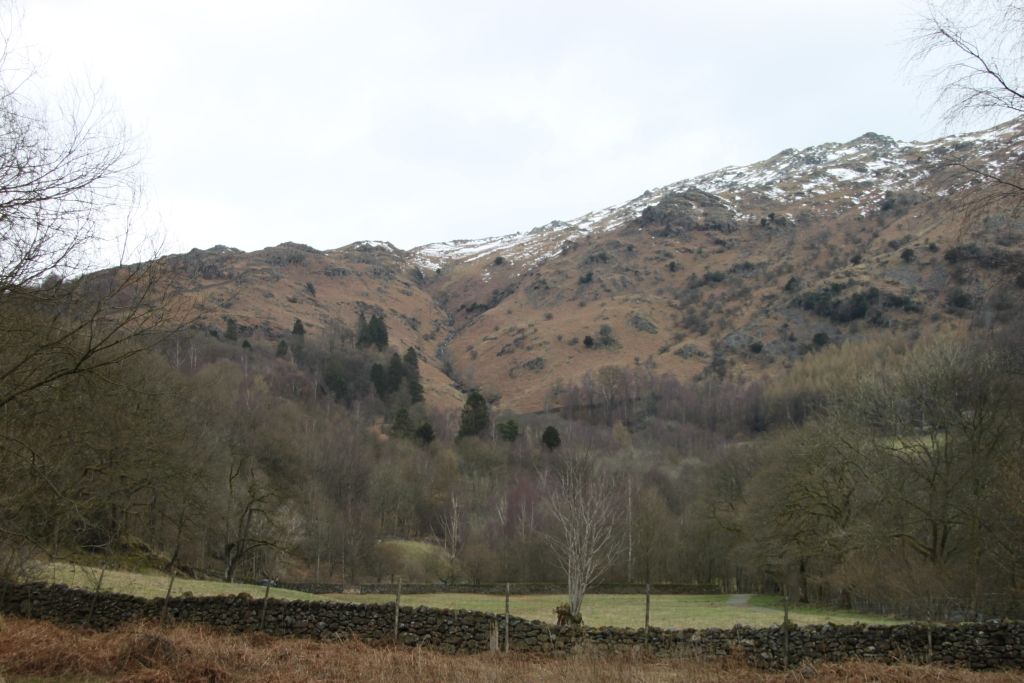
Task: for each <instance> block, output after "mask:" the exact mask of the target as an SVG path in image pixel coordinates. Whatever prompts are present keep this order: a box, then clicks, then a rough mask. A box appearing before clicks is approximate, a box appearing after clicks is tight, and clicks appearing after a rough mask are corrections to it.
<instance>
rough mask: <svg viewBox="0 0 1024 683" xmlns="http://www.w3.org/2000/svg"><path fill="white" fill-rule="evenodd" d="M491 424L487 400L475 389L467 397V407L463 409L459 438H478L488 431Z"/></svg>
mask: <svg viewBox="0 0 1024 683" xmlns="http://www.w3.org/2000/svg"><path fill="white" fill-rule="evenodd" d="M490 422H491V415H490V411H489V410H488V408H487V399H485V398H484V397H483V394H481V393H480V392H479V391H476V390H475V389H474V390H473V391H471V392H469V396H468V397H466V405H464V406H463V407H462V420H461V422H460V424H459V434H458V435H459V436H460V437H462V436H476V435H477V434H480V433H481V432H483V431H484V430H486V429H487V427H488V425H489V424H490Z"/></svg>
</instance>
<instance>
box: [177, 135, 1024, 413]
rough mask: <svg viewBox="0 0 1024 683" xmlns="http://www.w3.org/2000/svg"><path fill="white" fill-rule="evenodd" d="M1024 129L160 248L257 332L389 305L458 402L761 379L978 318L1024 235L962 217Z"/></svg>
mask: <svg viewBox="0 0 1024 683" xmlns="http://www.w3.org/2000/svg"><path fill="white" fill-rule="evenodd" d="M1021 125H1024V124H1022V121H1021V120H1013V121H1010V122H1007V123H1004V124H1000V125H998V126H995V127H993V128H990V129H988V130H985V131H980V132H977V133H969V134H962V135H956V136H948V137H944V138H939V139H936V140H932V141H928V142H923V143H921V142H901V141H896V140H894V139H892V138H889V137H886V136H884V135H879V134H877V133H866V134H864V135H861V136H858V137H857V138H854V139H853V140H850V141H848V142H846V143H823V144H821V145H815V146H812V147H807V148H804V149H801V150H796V149H785V150H782V151H781V152H779V153H777V154H775V155H773V156H772V157H770V158H769V159H765V160H763V161H759V162H755V163H752V164H747V165H745V166H729V167H725V168H722V169H719V170H717V171H713V172H710V173H706V174H702V175H699V176H696V177H694V178H689V179H684V180H680V181H677V182H674V183H670V184H668V185H665V186H662V187H659V188H654V189H650V190H647V191H645V192H644V193H642V194H641V195H638V196H637V197H634V198H632V199H630V200H627V201H625V202H620V203H618V204H613V205H611V206H608V207H605V208H603V209H599V210H595V211H592V212H589V213H587V214H584V215H582V216H580V217H577V218H575V219H572V220H568V221H552V222H549V223H547V224H545V225H542V226H539V227H536V228H533V229H531V230H527V231H522V232H517V233H513V234H509V235H501V236H496V237H489V238H481V239H475V240H454V241H451V242H441V243H433V244H427V245H421V246H418V247H414V248H412V249H409V250H403V249H399V248H397V247H395V246H394V245H393V244H391V243H390V242H386V241H371V240H365V241H358V242H354V243H352V244H349V245H345V246H343V247H338V248H335V249H329V250H326V251H319V250H316V249H313V248H312V247H308V246H305V245H300V244H296V243H292V242H285V243H282V244H280V245H277V246H275V247H268V248H265V249H261V250H257V251H254V252H248V253H246V252H240V251H238V250H234V249H232V248H230V247H223V246H218V247H214V248H212V249H210V250H195V249H194V250H192V251H190V252H188V253H187V254H181V255H175V256H169V257H165V258H164V259H163V262H164V263H166V264H168V265H169V266H170V267H171V270H172V271H173V272H174V273H175V276H174V280H175V287H176V290H177V292H178V293H179V294H180V295H181V296H184V297H187V298H188V299H189V300H190V301H191V302H192V303H194V304H195V305H196V307H197V310H198V312H199V320H200V321H201V324H202V325H205V326H207V327H208V328H210V329H211V330H213V329H216V328H217V327H218V326H221V325H223V323H224V321H225V320H226V319H227V318H229V317H230V318H232V319H233V320H235V321H236V322H237V323H239V324H241V329H242V330H243V334H245V335H247V336H249V337H252V338H253V341H254V342H255V341H265V342H268V343H269V342H272V341H274V340H275V339H277V338H279V337H281V336H282V335H285V334H287V331H288V330H290V329H291V326H292V322H293V320H294V319H301V320H303V322H304V323H305V325H306V328H307V330H309V331H310V334H311V335H312V336H314V337H315V336H316V335H318V334H321V333H322V332H323V331H324V330H326V329H327V328H328V327H329V326H331V325H333V324H336V323H337V322H338V321H340V322H342V323H344V324H346V325H348V326H352V325H354V322H355V319H356V318H357V317H358V315H359V313H360V312H368V311H369V312H374V313H377V314H379V315H381V316H383V317H384V318H385V319H386V320H387V323H388V327H389V331H390V332H391V338H392V341H393V345H395V346H397V347H400V348H406V347H412V348H415V349H416V350H417V351H418V354H419V355H420V357H421V358H422V359H423V360H424V363H423V365H424V385H425V387H426V389H427V394H428V400H432V401H434V402H435V403H436V404H437V405H439V406H441V407H444V408H455V407H457V406H458V405H459V404H460V403H461V397H462V392H463V391H464V390H466V389H468V388H479V389H481V390H482V391H483V392H484V393H485V395H487V396H488V398H489V399H490V400H491V401H492V402H493V403H494V404H495V405H496V406H498V407H499V408H502V409H508V410H513V411H525V410H540V409H543V408H546V407H552V406H556V405H558V404H559V395H560V391H561V390H562V389H564V387H566V386H568V385H571V384H574V383H579V382H582V381H593V378H594V377H596V376H597V374H598V373H599V372H600V371H602V368H619V369H620V370H621V369H625V368H643V369H644V371H645V372H649V373H652V374H661V373H668V374H672V375H675V376H677V377H681V378H684V379H687V380H689V379H691V378H709V377H713V376H720V377H721V376H725V375H731V376H733V377H736V378H740V379H743V378H746V379H749V380H755V379H757V378H758V377H760V376H763V375H765V374H770V373H772V372H776V371H777V370H778V368H781V367H785V366H786V365H788V364H789V363H791V362H792V360H793V359H795V358H797V357H799V356H800V355H803V354H805V353H809V352H812V351H813V350H814V349H815V348H818V347H820V346H821V345H823V344H828V343H835V342H837V341H841V340H846V339H856V338H862V337H865V336H870V335H871V334H881V333H889V334H919V333H921V331H923V330H925V329H927V328H930V327H953V328H964V327H966V326H968V325H970V324H972V322H971V321H972V320H973V318H974V317H976V316H977V315H978V314H979V311H981V310H982V309H984V308H985V307H986V306H989V304H988V303H986V302H987V301H988V299H989V298H990V292H991V290H992V287H993V286H994V284H995V283H996V282H997V281H999V280H1000V279H1001V278H1002V279H1005V278H1006V277H1010V276H1013V275H1015V274H1016V272H1017V271H1016V270H1015V268H1017V266H1016V265H1015V264H1017V263H1018V262H1019V260H1020V256H1021V252H1020V248H1019V241H1017V240H1016V238H1015V237H1013V236H1015V235H1017V234H1020V233H1021V232H1024V231H1021V230H1020V229H1019V225H1018V223H1019V220H1018V217H1017V216H1016V213H1015V212H1016V207H1015V206H1013V205H1011V204H1007V203H1006V202H1005V201H1002V202H1001V201H995V200H993V201H992V202H989V203H988V205H987V206H986V207H985V208H983V209H982V210H980V212H979V210H977V209H975V210H974V211H973V213H971V212H966V213H965V212H964V211H963V210H962V209H963V206H964V205H968V204H971V203H972V202H974V203H979V202H978V200H979V198H981V197H983V193H984V192H985V191H986V188H988V187H989V186H990V185H991V183H985V182H983V181H982V180H981V179H980V177H979V176H978V175H977V174H976V173H968V172H965V171H964V168H970V169H975V170H977V169H981V170H983V171H985V172H987V173H990V174H998V173H999V172H1001V171H1002V170H1003V169H1006V168H1010V167H1013V164H1014V163H1015V162H1016V161H1017V160H1018V159H1019V156H1018V155H1017V153H1016V147H1015V141H1016V139H1017V138H1018V137H1019V135H1020V131H1021ZM1007 235H1009V236H1011V237H1010V238H1006V236H1007ZM1000 241H1001V242H1002V243H997V242H1000ZM964 244H970V245H973V246H974V248H975V249H976V250H980V252H982V253H983V254H989V256H991V255H992V254H997V255H996V256H995V257H992V258H989V261H992V260H993V258H994V259H995V261H999V262H1001V263H1003V265H1002V266H998V267H981V268H976V269H974V270H973V271H972V272H971V273H969V274H968V273H965V272H964V270H965V264H966V263H968V262H969V261H970V260H971V258H975V260H977V259H976V257H971V258H967V259H962V258H959V257H957V256H956V255H955V252H954V251H953V250H955V249H956V248H957V247H958V246H962V245H964ZM993 250H994V251H993ZM997 252H998V253H997ZM950 253H954V257H953V258H952V259H950V258H949V255H950ZM1007 264H1008V265H1007ZM1011 279H1012V277H1011ZM1012 290H1013V288H1012V287H1011V288H1009V290H1008V291H1011V293H1012ZM604 372H605V374H606V375H609V374H614V373H613V371H612V370H605V371H604ZM588 378H589V379H588Z"/></svg>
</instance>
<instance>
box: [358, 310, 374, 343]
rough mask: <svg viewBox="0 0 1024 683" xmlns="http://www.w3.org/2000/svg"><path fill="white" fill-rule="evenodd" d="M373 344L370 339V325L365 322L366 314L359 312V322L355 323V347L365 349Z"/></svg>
mask: <svg viewBox="0 0 1024 683" xmlns="http://www.w3.org/2000/svg"><path fill="white" fill-rule="evenodd" d="M371 344H373V341H372V340H371V339H370V324H369V323H368V322H366V314H365V313H363V312H362V311H360V312H359V321H358V322H357V323H356V346H358V347H359V348H365V347H367V346H370V345H371Z"/></svg>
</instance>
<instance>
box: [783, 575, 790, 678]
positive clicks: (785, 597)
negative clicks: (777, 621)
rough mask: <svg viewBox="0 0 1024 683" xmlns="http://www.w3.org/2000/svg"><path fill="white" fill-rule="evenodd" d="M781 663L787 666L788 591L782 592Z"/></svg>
mask: <svg viewBox="0 0 1024 683" xmlns="http://www.w3.org/2000/svg"><path fill="white" fill-rule="evenodd" d="M782 615H783V616H782V665H783V666H784V667H786V668H787V669H788V668H789V591H788V590H784V591H783V592H782Z"/></svg>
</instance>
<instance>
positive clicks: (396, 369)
mask: <svg viewBox="0 0 1024 683" xmlns="http://www.w3.org/2000/svg"><path fill="white" fill-rule="evenodd" d="M403 377H405V365H404V364H403V363H402V357H401V356H399V355H398V354H397V353H393V354H391V360H390V361H389V362H388V373H387V378H386V380H387V392H388V394H393V393H395V392H396V391H398V387H400V386H402V378H403Z"/></svg>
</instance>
